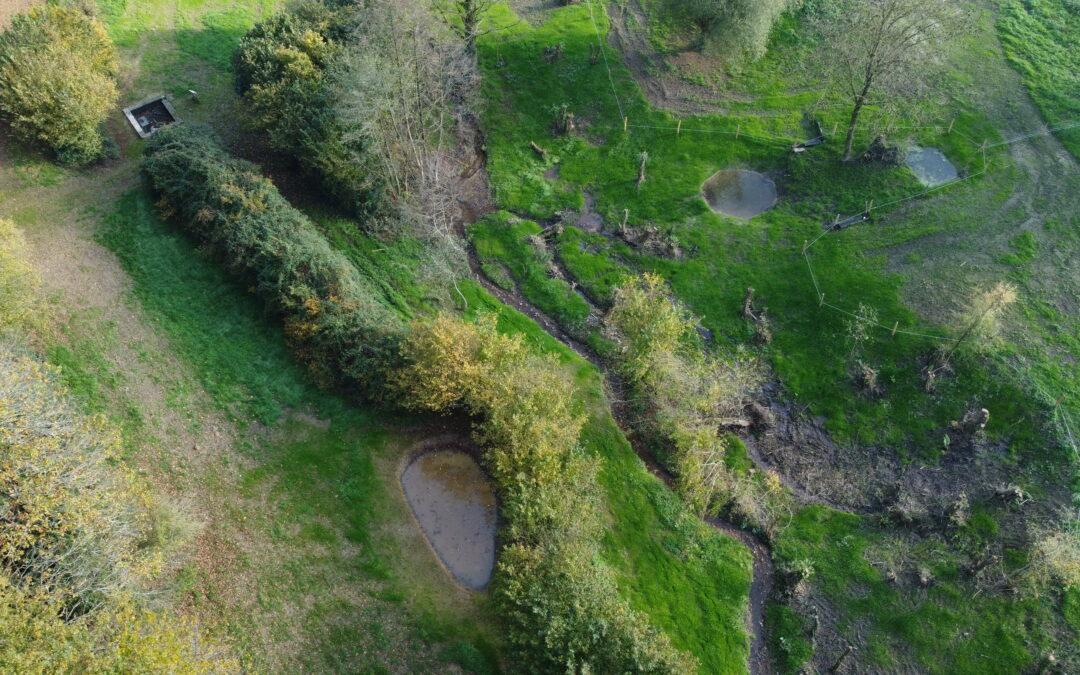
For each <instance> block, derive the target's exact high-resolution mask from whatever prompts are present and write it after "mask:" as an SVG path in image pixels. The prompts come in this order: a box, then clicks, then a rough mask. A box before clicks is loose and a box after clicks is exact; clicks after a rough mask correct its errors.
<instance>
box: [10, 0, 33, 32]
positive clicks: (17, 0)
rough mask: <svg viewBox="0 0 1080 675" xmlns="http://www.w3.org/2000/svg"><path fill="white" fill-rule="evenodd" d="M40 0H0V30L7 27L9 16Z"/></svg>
mask: <svg viewBox="0 0 1080 675" xmlns="http://www.w3.org/2000/svg"><path fill="white" fill-rule="evenodd" d="M40 1H41V0H4V1H3V2H0V30H3V29H4V28H7V27H8V24H9V23H11V17H13V16H15V15H16V14H19V13H20V12H22V11H24V10H26V9H29V8H30V7H31V6H32V5H34V4H37V3H38V2H40Z"/></svg>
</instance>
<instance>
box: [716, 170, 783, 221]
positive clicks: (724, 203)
mask: <svg viewBox="0 0 1080 675" xmlns="http://www.w3.org/2000/svg"><path fill="white" fill-rule="evenodd" d="M701 192H702V195H703V196H704V197H705V201H706V202H708V203H709V206H710V207H711V208H712V210H713V211H716V212H717V213H722V214H724V215H726V216H733V217H735V218H743V219H747V220H748V219H750V218H753V217H754V216H756V215H757V214H759V213H762V212H764V211H768V210H769V209H771V208H772V207H773V205H774V204H776V183H774V182H773V181H772V179H771V178H769V177H768V176H766V175H765V174H763V173H758V172H757V171H746V170H741V169H725V170H724V171H718V172H717V173H715V174H713V175H712V176H711V177H710V178H709V179H708V180H707V181H705V184H704V185H702V186H701Z"/></svg>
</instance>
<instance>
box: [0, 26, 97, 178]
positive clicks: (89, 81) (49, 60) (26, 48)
mask: <svg viewBox="0 0 1080 675" xmlns="http://www.w3.org/2000/svg"><path fill="white" fill-rule="evenodd" d="M116 70H117V60H116V50H115V49H114V48H113V45H112V42H110V40H109V37H108V35H106V33H105V28H104V27H103V26H102V25H101V23H100V22H99V21H97V20H96V19H94V18H93V17H90V16H88V15H87V14H86V13H85V12H83V11H80V10H78V9H75V8H72V7H57V6H53V5H42V6H38V7H34V8H32V9H31V10H30V11H28V12H26V13H25V14H20V15H17V16H16V17H15V18H14V19H13V20H12V23H11V27H10V28H8V29H7V30H6V31H4V32H3V33H0V115H2V116H3V117H4V118H5V119H6V120H7V121H8V123H9V124H10V125H11V128H12V130H13V131H14V132H15V133H16V134H17V135H18V136H19V137H20V138H22V139H23V140H24V141H27V142H31V143H42V144H44V145H45V146H47V147H48V148H50V149H51V150H52V151H53V152H55V153H56V156H57V158H59V159H60V160H61V161H62V162H64V163H68V164H86V163H89V162H92V161H93V160H95V159H97V158H98V157H100V156H101V153H102V148H103V145H104V139H103V137H102V135H101V131H100V127H101V123H102V122H104V121H105V117H106V116H107V115H108V114H109V111H110V110H111V109H113V108H115V107H116V101H117V95H118V94H117V89H116Z"/></svg>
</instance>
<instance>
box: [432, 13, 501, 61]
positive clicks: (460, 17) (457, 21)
mask: <svg viewBox="0 0 1080 675" xmlns="http://www.w3.org/2000/svg"><path fill="white" fill-rule="evenodd" d="M493 4H494V0H453V1H452V2H450V3H449V6H448V7H446V8H445V9H444V10H443V15H444V18H445V19H446V23H447V24H448V25H449V26H450V28H451V30H453V31H454V33H456V34H457V36H458V37H459V38H461V39H462V40H463V41H464V42H465V51H466V52H467V53H468V54H470V55H472V54H475V53H476V40H477V38H479V37H480V36H481V35H483V34H484V31H483V30H482V29H481V28H480V25H481V22H482V20H483V18H484V14H485V13H486V12H487V11H488V9H489V8H490V7H491V6H492V5H493Z"/></svg>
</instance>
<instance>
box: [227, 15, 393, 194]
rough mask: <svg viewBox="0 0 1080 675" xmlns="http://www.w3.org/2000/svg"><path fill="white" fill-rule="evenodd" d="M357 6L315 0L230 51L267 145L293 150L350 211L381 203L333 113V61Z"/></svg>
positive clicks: (359, 151) (260, 27) (356, 147)
mask: <svg viewBox="0 0 1080 675" xmlns="http://www.w3.org/2000/svg"><path fill="white" fill-rule="evenodd" d="M354 20H355V12H354V11H352V10H351V9H348V8H346V7H341V6H336V5H334V4H332V3H323V2H318V1H315V0H312V1H308V2H303V3H301V4H299V5H297V6H296V8H295V9H293V10H291V11H288V12H283V13H281V14H276V15H274V16H272V17H271V18H269V19H267V20H266V21H263V22H261V23H259V24H257V25H256V26H255V27H254V28H252V29H251V30H250V31H249V32H248V33H247V34H246V35H245V36H244V37H243V38H242V39H241V40H240V46H239V47H238V49H237V51H236V54H235V55H234V57H233V65H234V70H235V71H236V87H237V91H238V92H239V93H240V94H242V95H243V96H244V102H245V103H246V104H247V105H246V110H247V114H248V119H249V122H250V124H251V126H252V127H253V128H255V129H256V130H258V131H260V132H263V133H264V134H265V137H266V140H267V143H268V144H269V145H270V147H271V148H273V149H274V150H277V151H279V152H282V153H285V154H287V155H289V156H291V157H295V158H296V159H297V160H298V161H299V162H300V164H301V166H303V167H304V169H306V170H308V171H309V172H311V173H312V174H313V175H315V176H316V177H317V178H318V180H319V181H320V183H321V184H322V187H323V189H324V190H325V191H326V192H327V193H328V194H330V195H331V196H332V197H333V198H334V199H335V200H336V201H338V202H339V203H340V204H341V206H342V207H343V208H345V209H347V210H349V211H351V212H352V213H354V214H355V215H358V216H369V215H371V212H372V211H373V209H374V207H375V206H377V204H378V195H377V185H376V182H375V181H374V179H373V175H372V174H371V173H370V172H367V171H365V169H364V166H363V164H362V163H361V162H360V161H359V160H360V158H361V157H362V156H363V154H364V152H363V151H364V148H363V147H362V144H361V142H360V141H358V140H352V141H347V140H346V137H345V129H344V128H343V127H342V125H341V123H340V122H339V121H338V119H337V115H336V108H335V106H336V100H335V99H336V95H335V92H334V82H333V68H334V67H335V64H337V63H339V62H340V59H341V56H342V54H343V50H344V45H343V43H344V41H345V38H346V37H347V36H348V34H349V32H350V31H351V30H353V29H354V28H355V26H354V25H353V24H354Z"/></svg>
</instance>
